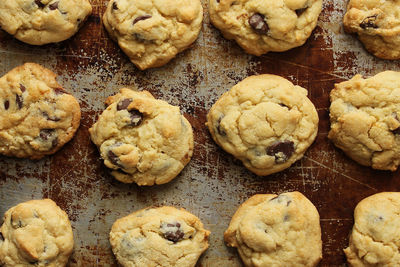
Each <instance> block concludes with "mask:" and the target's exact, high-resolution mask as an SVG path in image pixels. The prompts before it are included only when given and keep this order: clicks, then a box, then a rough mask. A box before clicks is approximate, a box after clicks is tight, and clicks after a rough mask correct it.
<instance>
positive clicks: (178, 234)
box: [164, 222, 185, 243]
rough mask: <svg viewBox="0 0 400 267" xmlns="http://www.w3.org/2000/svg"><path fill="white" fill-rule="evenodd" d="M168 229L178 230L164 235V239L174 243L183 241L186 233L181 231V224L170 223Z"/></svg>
mask: <svg viewBox="0 0 400 267" xmlns="http://www.w3.org/2000/svg"><path fill="white" fill-rule="evenodd" d="M167 227H173V228H176V230H175V229H174V231H167V232H165V233H164V238H165V239H168V240H169V241H172V242H174V243H176V242H178V241H180V240H182V238H183V237H184V236H185V233H184V232H182V231H181V229H180V227H181V224H180V223H178V222H177V223H174V224H172V223H168V224H167Z"/></svg>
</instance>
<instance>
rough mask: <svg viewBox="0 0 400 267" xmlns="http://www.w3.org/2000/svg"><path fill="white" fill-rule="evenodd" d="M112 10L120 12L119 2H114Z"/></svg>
mask: <svg viewBox="0 0 400 267" xmlns="http://www.w3.org/2000/svg"><path fill="white" fill-rule="evenodd" d="M112 9H113V10H118V6H117V2H116V1H114V3H113V4H112Z"/></svg>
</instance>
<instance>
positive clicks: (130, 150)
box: [89, 88, 193, 185]
mask: <svg viewBox="0 0 400 267" xmlns="http://www.w3.org/2000/svg"><path fill="white" fill-rule="evenodd" d="M106 104H107V105H108V107H107V109H106V110H105V111H104V112H103V113H102V114H101V115H100V117H99V119H98V121H97V122H96V123H95V124H94V125H93V126H92V128H90V129H89V132H90V136H91V138H92V141H93V143H95V144H96V145H97V147H98V148H99V150H100V153H101V157H102V158H103V159H104V164H105V165H106V166H107V167H108V168H111V169H112V170H113V171H112V173H111V174H112V175H113V176H114V177H115V178H116V179H117V180H119V181H121V182H124V183H133V182H135V183H137V184H138V185H153V184H164V183H167V182H169V181H170V180H172V179H173V178H175V177H176V176H177V175H178V174H179V173H180V172H181V171H182V169H183V168H184V167H185V165H186V164H187V163H188V162H189V161H190V158H191V157H192V154H193V131H192V126H191V125H190V123H189V122H188V121H187V120H186V119H185V117H184V116H182V115H181V113H180V111H179V107H176V106H172V105H170V104H168V103H167V102H165V101H162V100H157V99H155V98H154V97H153V96H152V95H151V94H150V93H149V92H147V91H141V92H138V91H133V90H130V89H127V88H123V89H121V90H120V93H119V94H116V95H114V96H110V97H109V98H107V100H106Z"/></svg>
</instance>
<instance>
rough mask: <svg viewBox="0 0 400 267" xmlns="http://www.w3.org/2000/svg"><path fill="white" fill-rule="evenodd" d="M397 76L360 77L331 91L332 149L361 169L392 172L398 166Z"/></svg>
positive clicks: (391, 73) (399, 84)
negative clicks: (364, 167)
mask: <svg viewBox="0 0 400 267" xmlns="http://www.w3.org/2000/svg"><path fill="white" fill-rule="evenodd" d="M399 95H400V72H394V71H385V72H381V73H379V74H377V75H375V76H373V77H371V78H368V79H363V78H362V76H361V75H356V76H354V77H353V78H352V79H351V80H349V81H345V82H342V83H339V84H335V88H334V89H333V90H332V91H331V94H330V98H331V106H330V119H331V130H330V132H329V135H328V137H329V138H330V139H331V140H332V141H333V143H334V144H335V146H337V147H338V148H340V149H342V150H343V151H344V152H345V153H346V154H347V155H348V156H349V157H350V158H352V159H353V160H355V161H357V162H358V163H360V164H361V165H365V166H372V168H374V169H379V170H391V171H395V170H396V169H397V167H398V166H399V164H400V98H399Z"/></svg>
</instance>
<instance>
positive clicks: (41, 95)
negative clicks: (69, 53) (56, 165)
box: [0, 63, 81, 159]
mask: <svg viewBox="0 0 400 267" xmlns="http://www.w3.org/2000/svg"><path fill="white" fill-rule="evenodd" d="M80 119H81V111H80V107H79V103H78V101H77V100H76V99H75V98H74V97H73V96H72V95H69V94H68V93H67V92H66V91H65V90H64V89H63V88H62V87H61V85H59V84H58V83H57V81H56V74H54V73H53V72H52V71H50V70H49V69H46V68H44V67H42V66H40V65H38V64H35V63H26V64H24V65H22V66H19V67H16V68H14V69H13V70H11V71H10V72H8V73H7V74H6V75H4V76H3V77H1V78H0V154H3V155H6V156H14V157H19V158H31V159H40V158H42V157H44V156H45V155H50V154H53V153H55V152H56V151H57V150H59V149H60V148H61V147H62V146H63V145H64V144H65V143H67V142H68V141H69V140H71V138H72V137H73V136H74V134H75V132H76V130H77V129H78V127H79V123H80Z"/></svg>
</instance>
